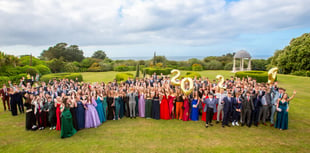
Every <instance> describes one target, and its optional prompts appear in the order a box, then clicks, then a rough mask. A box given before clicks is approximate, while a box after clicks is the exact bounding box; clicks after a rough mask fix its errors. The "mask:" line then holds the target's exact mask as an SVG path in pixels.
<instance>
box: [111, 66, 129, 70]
mask: <svg viewBox="0 0 310 153" xmlns="http://www.w3.org/2000/svg"><path fill="white" fill-rule="evenodd" d="M128 70H129V68H128V66H126V65H120V66H115V67H114V71H118V72H123V71H128Z"/></svg>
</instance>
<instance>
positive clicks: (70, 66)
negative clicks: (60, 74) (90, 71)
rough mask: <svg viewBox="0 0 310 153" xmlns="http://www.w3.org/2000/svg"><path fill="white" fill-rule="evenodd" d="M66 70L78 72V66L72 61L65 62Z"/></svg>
mask: <svg viewBox="0 0 310 153" xmlns="http://www.w3.org/2000/svg"><path fill="white" fill-rule="evenodd" d="M64 69H65V71H66V72H78V71H79V67H77V66H76V64H74V62H73V63H67V64H66V65H65V67H64Z"/></svg>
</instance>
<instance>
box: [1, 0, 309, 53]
mask: <svg viewBox="0 0 310 153" xmlns="http://www.w3.org/2000/svg"><path fill="white" fill-rule="evenodd" d="M309 6H310V1H309V0H86V1H85V0H74V1H66V0H0V50H1V51H4V52H5V53H8V54H15V55H23V54H29V53H32V54H33V55H35V56H39V55H40V53H41V52H42V50H44V49H47V48H48V47H49V46H54V45H55V44H57V43H59V42H66V43H68V44H70V45H71V44H75V45H78V46H80V48H81V49H82V50H83V51H84V55H85V56H91V54H92V53H93V51H96V50H104V51H106V53H107V54H108V56H109V57H127V56H130V57H136V56H152V54H153V52H154V51H156V52H157V53H158V54H160V55H165V56H202V57H205V56H210V55H221V54H224V53H228V52H235V51H238V50H241V49H245V50H247V51H249V52H250V53H251V54H252V55H253V56H254V57H255V56H256V57H260V56H271V55H273V52H274V51H275V50H276V49H282V48H283V47H285V46H286V45H288V43H289V41H290V40H291V39H292V38H294V37H298V36H300V35H301V34H303V33H306V32H310V7H309Z"/></svg>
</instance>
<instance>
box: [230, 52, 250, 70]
mask: <svg viewBox="0 0 310 153" xmlns="http://www.w3.org/2000/svg"><path fill="white" fill-rule="evenodd" d="M236 59H240V68H236ZM244 59H248V60H249V63H248V68H244V65H243V64H244ZM232 71H233V72H237V71H251V55H250V53H249V52H247V51H245V50H240V51H238V52H237V53H236V54H235V56H234V64H233V69H232Z"/></svg>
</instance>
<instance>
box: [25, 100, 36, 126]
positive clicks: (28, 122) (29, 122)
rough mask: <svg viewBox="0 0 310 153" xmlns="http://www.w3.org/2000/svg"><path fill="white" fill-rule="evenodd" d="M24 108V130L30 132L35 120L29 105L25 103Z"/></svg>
mask: <svg viewBox="0 0 310 153" xmlns="http://www.w3.org/2000/svg"><path fill="white" fill-rule="evenodd" d="M24 106H25V107H26V130H32V126H33V125H35V124H36V119H35V116H34V114H33V110H32V107H31V104H30V103H25V105H24Z"/></svg>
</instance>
